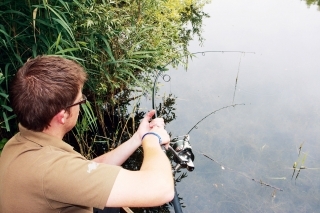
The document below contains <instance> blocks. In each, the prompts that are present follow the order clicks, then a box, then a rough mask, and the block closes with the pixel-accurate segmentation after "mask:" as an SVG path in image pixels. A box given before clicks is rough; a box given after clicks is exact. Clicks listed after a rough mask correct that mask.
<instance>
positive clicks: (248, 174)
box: [158, 0, 320, 213]
mask: <svg viewBox="0 0 320 213" xmlns="http://www.w3.org/2000/svg"><path fill="white" fill-rule="evenodd" d="M205 11H206V12H207V13H209V14H210V16H211V18H209V19H206V20H205V21H204V22H205V27H204V32H203V36H204V38H205V39H206V40H205V42H204V44H203V46H199V45H198V43H197V42H194V43H193V44H191V46H190V51H191V52H199V51H208V50H214V51H218V50H221V51H244V52H248V53H245V54H244V53H227V52H225V53H207V54H205V56H203V55H202V54H197V57H196V58H194V59H193V60H192V61H190V63H189V68H188V70H187V71H185V70H183V69H178V70H174V69H171V70H170V71H169V73H168V74H169V75H170V76H171V81H170V82H169V83H165V82H163V88H162V89H161V90H160V91H159V93H162V94H163V93H170V92H171V93H173V94H174V95H175V96H177V104H176V115H177V119H176V120H175V121H173V122H171V123H170V124H169V125H168V126H167V127H166V128H167V130H168V131H170V132H171V133H172V134H173V135H174V136H176V135H183V134H186V133H187V132H188V131H189V130H190V129H191V128H192V127H193V126H194V125H195V124H196V123H197V122H198V121H199V120H201V119H202V118H204V117H205V116H206V115H208V114H210V113H211V112H213V111H215V110H219V109H221V108H223V107H227V106H230V105H233V104H239V105H236V106H235V107H227V108H225V109H222V110H220V111H217V112H216V113H214V114H212V115H210V116H209V117H207V118H206V119H205V120H203V121H202V122H200V123H199V124H198V125H197V128H196V129H193V130H192V131H191V133H190V137H191V141H190V142H191V144H192V147H193V153H194V154H195V161H194V163H195V170H194V171H193V172H187V171H186V170H182V171H183V172H187V173H188V177H187V178H184V179H183V180H182V181H181V182H180V183H178V184H177V190H178V193H179V194H180V197H182V198H183V203H184V205H185V206H186V207H185V208H183V211H184V212H192V213H194V212H319V211H320V202H319V201H320V191H319V190H320V180H319V177H320V170H318V169H308V168H320V155H319V151H320V131H319V130H320V129H319V128H320V110H319V105H320V95H319V91H320V72H319V68H320V60H319V58H320V52H319V50H320V42H319V38H320V12H319V11H318V10H317V7H316V6H312V7H310V8H308V7H307V5H306V3H305V1H299V0H269V1H265V0H264V1H262V0H256V1H249V0H241V1H239V0H213V1H212V3H211V4H210V5H207V6H206V8H205ZM249 52H254V53H255V54H253V53H249ZM237 76H238V79H237V85H236V84H235V83H236V78H237ZM158 101H159V100H158ZM240 104H244V105H240ZM302 143H303V146H302V148H301V153H300V156H299V155H298V151H299V146H300V145H301V144H302ZM201 153H205V154H206V155H207V156H209V157H211V158H212V159H214V160H216V161H218V162H219V163H221V164H222V165H223V167H224V168H225V169H222V168H221V166H220V165H219V164H217V163H215V162H213V161H211V160H210V159H208V158H206V157H205V156H204V155H203V154H201ZM294 162H297V164H298V167H300V166H301V165H302V166H305V167H307V169H305V170H301V171H300V173H299V176H298V177H297V179H295V178H296V175H297V172H296V173H295V175H294V176H293V178H292V179H291V177H292V173H293V168H292V167H293V164H294ZM252 179H254V180H256V181H258V182H259V181H262V182H263V183H266V184H268V185H269V186H266V185H264V184H260V183H258V182H255V181H253V180H252ZM271 186H274V187H276V188H279V189H283V191H279V190H277V189H275V188H272V187H271Z"/></svg>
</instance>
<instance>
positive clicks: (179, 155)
mask: <svg viewBox="0 0 320 213" xmlns="http://www.w3.org/2000/svg"><path fill="white" fill-rule="evenodd" d="M217 52H220V53H225V52H229V53H242V54H244V53H254V52H244V51H202V52H194V53H191V54H190V56H192V55H194V54H202V55H203V56H204V55H205V54H206V53H217ZM186 56H188V55H183V56H181V57H179V58H182V57H186ZM179 58H178V59H179ZM175 60H177V59H172V60H171V61H170V62H168V63H167V64H165V65H164V66H163V67H157V70H158V73H157V74H156V76H155V79H154V82H153V87H152V109H155V115H154V116H155V117H157V110H156V106H155V96H156V88H157V86H156V84H157V81H158V78H159V77H160V76H161V75H162V73H163V72H164V71H165V70H166V69H165V67H167V66H168V65H169V64H171V63H172V62H174V61H175ZM165 76H169V75H163V80H165V79H164V77H165ZM165 81H166V82H168V81H170V76H169V79H168V80H165ZM236 105H238V104H234V105H232V106H233V107H234V106H236ZM228 107H230V106H228ZM225 108H226V107H225ZM219 110H221V109H219ZM219 110H217V111H219ZM215 112H216V111H215ZM215 112H213V113H215ZM213 113H211V114H213ZM211 114H209V115H211ZM209 115H207V116H206V117H205V118H207V117H208V116H209ZM205 118H203V119H202V120H200V121H199V122H198V123H197V124H199V123H200V122H201V121H203V120H204V119H205ZM197 124H196V125H197ZM196 125H195V126H194V127H192V128H191V130H190V131H189V132H188V133H187V134H186V135H183V136H177V137H175V138H173V139H172V140H171V144H173V145H172V146H171V145H169V146H168V150H169V151H171V152H172V154H173V156H174V157H173V160H174V162H175V163H176V165H175V166H174V167H173V177H175V174H176V172H177V171H179V170H180V169H181V168H185V169H187V170H188V171H189V172H192V171H193V170H194V163H193V161H194V154H193V152H192V147H191V144H190V136H189V133H190V132H191V131H192V130H193V129H194V128H195V127H196ZM162 148H163V150H164V151H167V150H165V148H164V146H162ZM174 192H175V194H174V198H173V200H172V201H171V202H172V204H173V207H174V210H175V212H176V213H182V208H181V204H180V202H179V197H178V193H177V190H176V187H175V188H174Z"/></svg>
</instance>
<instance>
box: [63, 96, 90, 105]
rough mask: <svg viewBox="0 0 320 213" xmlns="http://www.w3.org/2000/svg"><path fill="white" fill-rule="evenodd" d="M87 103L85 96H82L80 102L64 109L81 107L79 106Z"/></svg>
mask: <svg viewBox="0 0 320 213" xmlns="http://www.w3.org/2000/svg"><path fill="white" fill-rule="evenodd" d="M86 102H87V97H86V96H85V95H83V94H82V99H81V101H79V102H77V103H74V104H71V105H69V106H67V107H66V108H65V109H68V108H70V107H73V106H77V105H81V104H84V103H86Z"/></svg>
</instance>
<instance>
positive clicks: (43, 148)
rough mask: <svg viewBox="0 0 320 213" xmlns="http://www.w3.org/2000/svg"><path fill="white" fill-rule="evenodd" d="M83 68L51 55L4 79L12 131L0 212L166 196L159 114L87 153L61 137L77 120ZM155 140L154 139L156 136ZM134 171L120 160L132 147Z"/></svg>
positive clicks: (0, 162)
mask: <svg viewBox="0 0 320 213" xmlns="http://www.w3.org/2000/svg"><path fill="white" fill-rule="evenodd" d="M86 78H87V76H86V73H85V72H84V70H83V68H82V67H81V66H80V65H79V64H77V63H75V62H74V61H71V60H68V59H64V58H61V57H57V56H38V57H36V58H35V59H31V60H29V61H28V62H26V63H25V64H24V65H23V66H22V67H21V68H20V69H19V71H18V72H17V74H16V76H15V79H14V80H13V82H12V84H11V89H10V102H11V106H12V108H13V110H14V112H15V113H16V115H17V119H18V121H19V130H20V131H19V132H18V133H17V134H16V135H15V136H14V137H12V138H11V139H10V140H9V141H8V142H7V144H6V145H5V147H4V149H3V151H2V155H1V157H0V213H11V212H12V213H13V212H14V213H20V212H28V213H38V212H39V213H44V212H45V213H51V212H52V213H53V212H61V213H66V212H68V213H69V212H74V213H82V212H83V213H84V212H86V213H89V212H90V213H92V208H93V207H96V208H100V209H103V208H104V207H105V206H106V207H121V206H128V207H148V206H158V205H162V204H164V203H166V202H169V201H170V200H172V199H173V196H174V183H173V177H172V170H171V165H170V162H169V160H168V158H167V156H166V155H165V153H164V152H163V151H162V149H161V146H160V144H163V145H166V146H168V143H169V141H170V138H169V135H168V133H167V132H166V130H165V129H164V122H163V119H160V118H157V119H154V120H152V121H151V122H150V120H151V118H152V116H153V115H154V111H150V112H148V113H147V114H146V116H145V118H144V119H143V120H142V122H141V124H140V126H139V128H138V130H137V132H136V133H135V134H134V135H133V136H132V138H131V139H129V140H128V141H126V142H125V143H123V144H122V145H120V146H119V147H117V148H116V149H114V150H113V151H111V152H108V153H106V154H104V155H102V156H99V157H97V158H95V159H93V160H91V161H89V160H87V159H85V158H84V157H83V156H81V155H80V154H79V153H77V152H75V151H74V150H73V148H72V147H71V146H70V145H68V144H67V143H65V142H64V141H62V138H63V137H64V135H65V134H66V133H67V132H68V131H70V130H71V129H72V128H73V127H74V126H75V124H76V122H77V118H78V115H79V110H80V104H83V103H85V101H86V98H85V96H83V94H82V87H83V85H84V83H85V81H86ZM159 143H160V144H159ZM141 145H142V147H143V151H144V159H143V162H142V166H141V169H140V170H139V171H129V170H126V169H123V168H122V167H120V165H121V164H122V163H123V162H124V161H125V160H126V159H127V158H128V157H129V156H130V155H131V154H132V153H133V152H134V151H135V150H136V149H137V148H138V147H139V146H141Z"/></svg>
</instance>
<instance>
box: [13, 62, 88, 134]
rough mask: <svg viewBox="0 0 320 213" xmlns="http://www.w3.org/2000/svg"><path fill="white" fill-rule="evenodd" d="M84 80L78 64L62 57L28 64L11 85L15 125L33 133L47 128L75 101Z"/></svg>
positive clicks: (81, 69)
mask: <svg viewBox="0 0 320 213" xmlns="http://www.w3.org/2000/svg"><path fill="white" fill-rule="evenodd" d="M86 79H87V75H86V73H85V72H84V70H83V68H82V67H81V66H80V65H79V64H78V63H76V62H74V61H71V60H68V59H65V58H62V57H58V56H38V57H36V58H34V59H31V60H28V61H27V62H26V63H25V64H24V65H23V66H22V67H21V68H20V69H19V71H18V72H17V74H16V76H15V78H14V80H13V82H12V83H11V85H10V93H9V97H10V102H11V106H12V108H13V111H14V113H15V114H16V115H17V118H18V121H19V122H20V123H21V124H22V125H23V126H24V127H26V128H27V129H30V130H33V131H43V130H44V129H46V128H48V127H49V124H50V121H51V120H52V118H53V117H54V116H55V115H56V114H57V113H58V112H60V111H61V110H64V109H66V107H67V106H70V105H72V104H73V103H74V102H75V101H76V98H77V96H78V95H79V92H80V91H81V89H82V87H83V84H84V82H85V81H86ZM66 110H69V109H66Z"/></svg>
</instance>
